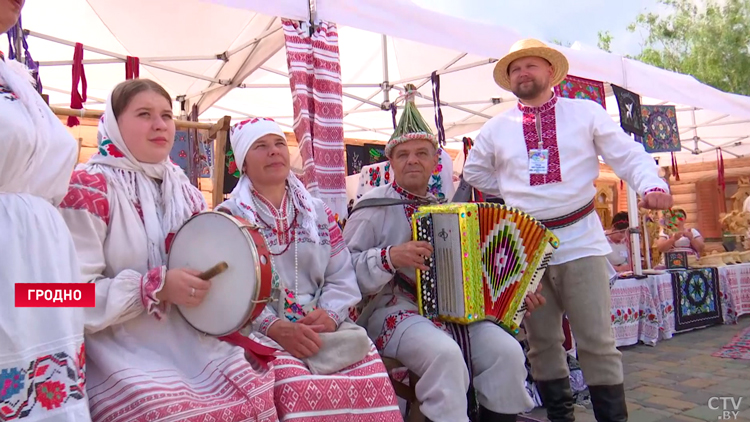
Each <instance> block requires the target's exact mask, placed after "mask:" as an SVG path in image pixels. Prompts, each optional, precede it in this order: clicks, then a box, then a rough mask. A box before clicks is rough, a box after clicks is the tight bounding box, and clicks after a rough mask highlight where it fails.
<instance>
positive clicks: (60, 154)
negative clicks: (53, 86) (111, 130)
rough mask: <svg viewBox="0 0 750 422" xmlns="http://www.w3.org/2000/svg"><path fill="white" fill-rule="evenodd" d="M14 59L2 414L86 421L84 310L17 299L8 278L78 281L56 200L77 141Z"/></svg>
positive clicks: (0, 74) (5, 200) (7, 139)
mask: <svg viewBox="0 0 750 422" xmlns="http://www.w3.org/2000/svg"><path fill="white" fill-rule="evenodd" d="M19 65H20V64H18V63H15V62H13V63H6V62H5V61H4V59H3V57H2V55H0V236H1V237H2V240H0V420H1V421H24V422H25V421H54V422H74V421H76V422H77V421H83V422H85V421H88V420H90V418H89V411H88V403H87V400H86V394H85V379H86V377H85V370H84V368H85V359H84V349H83V309H81V308H17V307H16V305H15V285H16V284H21V283H77V282H79V281H80V270H79V264H78V260H77V259H76V253H75V245H74V244H73V239H72V237H71V235H70V231H69V230H68V228H67V226H66V225H65V222H64V221H63V219H62V217H60V213H59V212H58V211H57V209H55V206H57V205H58V204H59V203H60V201H61V200H62V198H63V196H65V192H66V191H67V189H68V181H69V180H70V173H71V171H73V167H74V166H75V162H76V151H77V148H78V147H77V145H76V141H75V140H74V139H73V138H72V137H71V136H70V135H69V134H68V132H67V131H66V130H65V128H64V127H63V126H62V124H60V121H59V120H58V118H57V117H56V116H55V115H54V114H52V112H51V111H50V110H49V107H47V105H46V104H45V103H44V101H43V100H42V99H41V97H40V96H39V94H38V93H37V92H36V91H35V90H34V89H33V87H32V85H31V80H30V76H29V75H28V72H27V70H26V69H25V68H19V69H16V68H13V67H14V66H19Z"/></svg>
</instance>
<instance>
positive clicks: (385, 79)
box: [363, 34, 391, 110]
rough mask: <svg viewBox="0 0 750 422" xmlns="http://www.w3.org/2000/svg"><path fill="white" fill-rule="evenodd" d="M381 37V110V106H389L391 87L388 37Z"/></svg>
mask: <svg viewBox="0 0 750 422" xmlns="http://www.w3.org/2000/svg"><path fill="white" fill-rule="evenodd" d="M381 37H382V38H381V39H382V52H383V83H382V84H381V85H380V87H381V88H382V89H383V104H381V106H380V108H381V110H382V109H383V106H385V105H386V104H387V105H388V106H390V103H391V95H390V94H391V86H390V84H389V83H388V36H387V35H385V34H383V35H382V36H381ZM363 102H364V101H363Z"/></svg>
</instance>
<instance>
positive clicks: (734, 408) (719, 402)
mask: <svg viewBox="0 0 750 422" xmlns="http://www.w3.org/2000/svg"><path fill="white" fill-rule="evenodd" d="M740 404H742V397H711V398H710V399H708V408H709V409H711V410H721V415H719V419H720V420H733V419H737V415H738V414H739V413H740V410H739V409H740Z"/></svg>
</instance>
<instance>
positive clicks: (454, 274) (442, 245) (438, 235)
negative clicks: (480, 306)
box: [432, 214, 465, 318]
mask: <svg viewBox="0 0 750 422" xmlns="http://www.w3.org/2000/svg"><path fill="white" fill-rule="evenodd" d="M432 220H433V236H434V237H433V242H434V243H433V247H434V248H435V258H436V261H437V262H436V263H435V264H436V265H435V266H436V267H437V274H436V276H437V277H436V280H435V281H436V284H437V290H438V295H437V298H438V310H439V312H440V314H442V315H447V316H451V317H456V318H461V317H463V316H464V315H465V306H464V300H463V298H464V289H463V285H462V283H457V282H456V280H462V279H463V275H462V264H461V262H462V260H461V229H460V227H459V222H458V216H457V215H455V214H434V215H433V216H432Z"/></svg>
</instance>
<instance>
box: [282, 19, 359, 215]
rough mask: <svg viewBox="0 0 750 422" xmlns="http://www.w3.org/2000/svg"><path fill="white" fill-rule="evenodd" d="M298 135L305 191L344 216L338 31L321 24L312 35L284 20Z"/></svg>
mask: <svg viewBox="0 0 750 422" xmlns="http://www.w3.org/2000/svg"><path fill="white" fill-rule="evenodd" d="M282 25H283V28H284V37H285V39H286V55H287V64H288V66H289V83H290V86H291V89H292V99H293V102H294V134H295V136H296V137H297V142H298V143H299V149H300V155H301V157H302V165H303V177H302V179H303V181H304V183H305V187H307V190H309V191H310V194H312V195H313V196H314V197H317V198H320V199H322V200H323V201H324V202H325V203H326V204H327V205H328V207H329V208H330V209H331V210H332V211H333V212H334V213H335V214H338V215H339V216H346V215H347V214H346V201H347V199H346V162H345V160H344V123H343V119H344V110H343V103H342V85H341V66H340V63H339V47H338V31H337V28H336V25H335V24H333V23H327V22H322V23H320V24H319V26H318V27H317V28H316V29H315V32H314V33H313V34H312V36H310V35H309V33H308V32H307V31H308V30H307V29H306V28H302V27H301V26H300V24H299V23H298V22H295V21H291V20H288V19H283V20H282Z"/></svg>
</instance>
